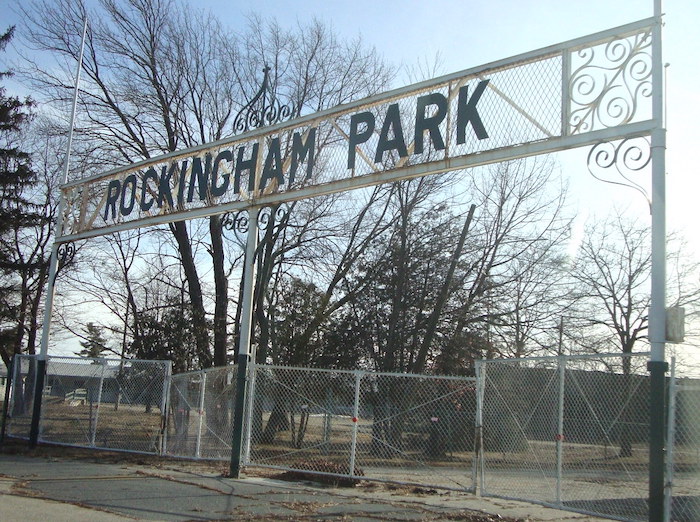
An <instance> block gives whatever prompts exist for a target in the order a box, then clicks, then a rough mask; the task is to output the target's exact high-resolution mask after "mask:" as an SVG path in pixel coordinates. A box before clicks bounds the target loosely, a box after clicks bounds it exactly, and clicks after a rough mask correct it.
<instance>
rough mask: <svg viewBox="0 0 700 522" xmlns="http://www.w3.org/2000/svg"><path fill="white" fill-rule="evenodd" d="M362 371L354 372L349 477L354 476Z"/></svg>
mask: <svg viewBox="0 0 700 522" xmlns="http://www.w3.org/2000/svg"><path fill="white" fill-rule="evenodd" d="M363 373H364V372H362V371H360V370H357V371H356V372H355V404H354V406H353V411H352V442H351V444H350V477H354V476H355V456H356V454H357V428H358V426H357V424H358V422H360V381H361V380H362V375H363Z"/></svg>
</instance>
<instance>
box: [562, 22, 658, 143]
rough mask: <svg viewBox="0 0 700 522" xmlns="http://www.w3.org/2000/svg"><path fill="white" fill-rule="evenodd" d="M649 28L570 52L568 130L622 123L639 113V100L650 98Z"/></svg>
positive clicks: (627, 121)
mask: <svg viewBox="0 0 700 522" xmlns="http://www.w3.org/2000/svg"><path fill="white" fill-rule="evenodd" d="M651 40H652V36H651V31H648V32H646V33H643V34H638V35H635V36H633V37H625V38H620V39H616V40H613V41H611V42H608V43H607V44H606V45H605V46H603V47H602V48H597V47H596V48H591V47H589V48H585V49H581V50H580V51H578V52H577V53H575V54H573V55H572V58H573V59H577V60H578V62H579V64H578V65H577V67H576V69H575V70H574V71H573V72H572V74H571V79H570V87H569V97H570V102H571V114H570V120H569V124H570V128H571V133H572V134H576V133H581V132H588V131H591V130H595V129H599V128H610V127H615V126H618V125H624V124H626V123H629V122H631V121H633V120H634V118H635V117H637V116H638V112H639V109H640V101H641V100H642V99H643V98H650V97H651V92H652V88H651V87H652V86H651V70H652V66H651V64H652V60H651Z"/></svg>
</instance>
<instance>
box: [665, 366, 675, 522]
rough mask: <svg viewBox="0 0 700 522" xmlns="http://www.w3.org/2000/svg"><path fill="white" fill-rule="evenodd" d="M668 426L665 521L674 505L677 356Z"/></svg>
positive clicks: (670, 382)
mask: <svg viewBox="0 0 700 522" xmlns="http://www.w3.org/2000/svg"><path fill="white" fill-rule="evenodd" d="M668 386H669V388H668V427H667V435H666V490H665V495H664V522H669V521H670V520H671V510H672V507H673V471H674V470H673V450H674V447H675V444H676V394H677V393H678V386H677V385H676V358H675V357H671V376H670V380H669V383H668Z"/></svg>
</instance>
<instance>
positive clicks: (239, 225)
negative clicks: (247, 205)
mask: <svg viewBox="0 0 700 522" xmlns="http://www.w3.org/2000/svg"><path fill="white" fill-rule="evenodd" d="M249 222H250V219H249V218H248V211H246V210H241V211H238V212H235V213H228V214H224V215H223V217H222V218H221V226H223V227H224V228H225V229H226V230H230V231H231V232H234V233H236V234H246V233H247V232H248V228H249Z"/></svg>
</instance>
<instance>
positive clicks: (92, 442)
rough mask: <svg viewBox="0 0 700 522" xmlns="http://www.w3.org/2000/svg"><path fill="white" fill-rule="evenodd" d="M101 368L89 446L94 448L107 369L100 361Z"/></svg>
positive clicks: (103, 361) (105, 363)
mask: <svg viewBox="0 0 700 522" xmlns="http://www.w3.org/2000/svg"><path fill="white" fill-rule="evenodd" d="M99 364H100V365H101V366H102V373H100V386H99V387H98V388H97V406H96V407H95V420H94V421H93V425H92V434H91V437H90V446H92V447H93V448H94V447H95V439H96V437H97V422H98V420H99V418H100V417H99V416H100V403H101V402H102V384H103V383H104V378H105V368H106V367H107V361H106V360H104V359H102V360H101V361H100V363H99Z"/></svg>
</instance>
